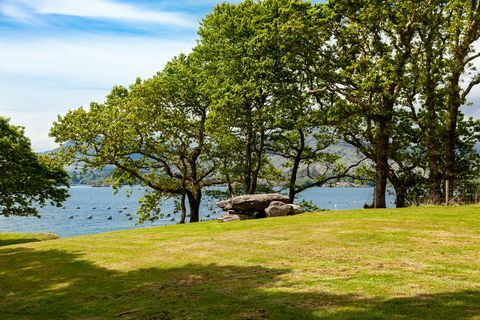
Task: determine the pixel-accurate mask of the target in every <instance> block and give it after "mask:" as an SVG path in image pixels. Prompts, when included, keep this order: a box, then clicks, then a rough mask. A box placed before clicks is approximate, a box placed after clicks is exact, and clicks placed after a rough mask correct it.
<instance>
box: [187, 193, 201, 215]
mask: <svg viewBox="0 0 480 320" xmlns="http://www.w3.org/2000/svg"><path fill="white" fill-rule="evenodd" d="M187 198H188V205H189V207H190V222H198V221H200V202H201V200H202V192H201V191H200V190H198V191H195V192H192V191H188V192H187Z"/></svg>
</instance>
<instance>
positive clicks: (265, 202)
mask: <svg viewBox="0 0 480 320" xmlns="http://www.w3.org/2000/svg"><path fill="white" fill-rule="evenodd" d="M273 201H279V202H282V203H288V197H287V196H284V195H281V194H278V193H265V194H247V195H243V196H238V197H234V198H231V199H228V200H225V201H220V202H218V203H217V206H218V207H220V208H221V209H222V210H223V211H228V210H234V211H241V212H265V209H267V208H268V207H269V206H270V203H272V202H273Z"/></svg>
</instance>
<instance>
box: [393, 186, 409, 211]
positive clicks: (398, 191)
mask: <svg viewBox="0 0 480 320" xmlns="http://www.w3.org/2000/svg"><path fill="white" fill-rule="evenodd" d="M394 189H395V206H396V207H397V208H405V207H406V201H405V197H406V195H407V194H406V192H405V188H404V187H403V186H394Z"/></svg>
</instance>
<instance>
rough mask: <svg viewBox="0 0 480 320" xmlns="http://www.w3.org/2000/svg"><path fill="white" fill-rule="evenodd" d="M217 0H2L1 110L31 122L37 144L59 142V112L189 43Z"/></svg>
mask: <svg viewBox="0 0 480 320" xmlns="http://www.w3.org/2000/svg"><path fill="white" fill-rule="evenodd" d="M218 2H220V1H215V0H177V1H159V0H157V1H148V0H141V1H131V0H0V115H1V116H6V117H9V118H11V122H12V123H13V124H15V125H21V126H24V127H25V128H26V133H27V136H28V137H29V138H30V139H31V140H32V145H33V148H34V150H36V151H44V150H49V149H52V148H55V147H56V145H55V144H54V142H53V141H52V140H51V139H50V138H49V137H48V131H49V128H50V126H51V124H52V122H53V121H54V120H55V119H56V117H57V115H58V114H64V113H65V112H66V111H67V110H68V109H72V108H77V107H80V106H86V105H88V103H89V102H90V101H102V100H103V98H104V96H105V95H106V94H107V93H108V91H109V90H110V88H111V87H112V86H113V85H115V84H123V85H128V84H130V83H132V82H133V81H134V80H135V78H136V77H137V76H140V77H142V78H146V77H150V76H152V75H153V74H155V72H156V71H159V70H161V69H162V67H163V66H164V65H165V63H166V62H167V61H168V60H170V59H171V58H172V57H173V56H175V55H178V54H179V53H181V52H188V51H190V50H191V48H192V47H193V46H194V45H195V39H196V30H197V27H198V22H199V21H200V19H201V18H202V17H203V16H204V15H206V14H207V13H208V12H210V11H211V10H212V8H213V6H214V5H215V4H216V3H218Z"/></svg>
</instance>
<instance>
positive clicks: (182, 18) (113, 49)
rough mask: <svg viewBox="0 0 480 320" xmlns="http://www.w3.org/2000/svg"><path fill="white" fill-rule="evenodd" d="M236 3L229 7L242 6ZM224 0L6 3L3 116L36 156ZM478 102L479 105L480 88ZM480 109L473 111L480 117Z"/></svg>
mask: <svg viewBox="0 0 480 320" xmlns="http://www.w3.org/2000/svg"><path fill="white" fill-rule="evenodd" d="M238 1H239V0H232V1H230V2H238ZM219 2H221V0H175V1H167V0H155V1H153V0H137V1H132V0H0V116H5V117H9V118H11V122H12V123H13V124H15V125H21V126H24V127H25V128H26V134H27V136H28V137H29V138H30V139H31V140H32V146H33V148H34V150H36V151H45V150H51V149H53V148H55V147H56V145H55V143H54V142H53V141H52V139H50V138H49V137H48V131H49V128H50V126H51V124H52V122H53V121H54V120H55V119H56V118H57V115H58V114H65V112H66V111H67V110H68V109H73V108H78V107H80V106H87V105H88V104H89V102H91V101H103V99H104V97H105V95H106V94H107V93H108V92H109V91H110V88H111V87H112V86H113V85H116V84H120V85H128V84H130V83H132V82H133V81H134V80H135V78H136V77H138V76H140V77H142V78H147V77H150V76H152V75H153V74H155V73H156V72H157V71H159V70H161V69H162V68H163V66H164V65H165V63H166V62H167V61H168V60H170V59H171V58H172V57H174V56H175V55H178V54H179V53H182V52H185V53H187V52H189V51H190V50H191V48H192V47H193V46H194V45H195V39H196V30H197V27H198V23H199V21H200V20H201V18H202V17H203V16H205V15H206V14H207V13H208V12H210V11H211V10H212V8H213V6H214V5H215V4H216V3H219ZM470 99H471V100H473V101H475V102H478V101H480V90H478V88H477V90H475V92H473V93H472V95H471V97H470ZM477 106H478V103H475V105H474V107H472V108H470V111H467V113H469V114H475V113H477V114H476V116H477V117H478V116H480V111H478V110H479V108H478V107H477Z"/></svg>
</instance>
